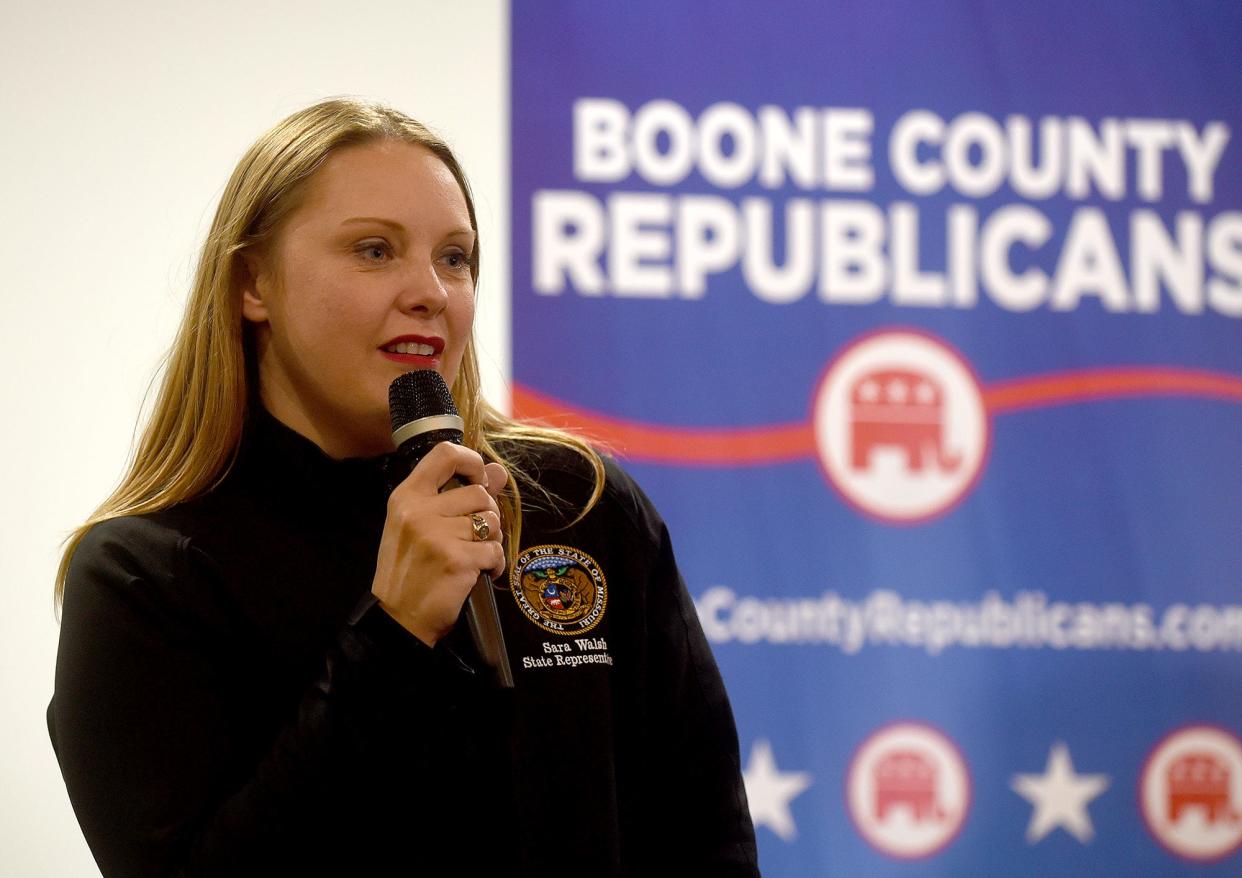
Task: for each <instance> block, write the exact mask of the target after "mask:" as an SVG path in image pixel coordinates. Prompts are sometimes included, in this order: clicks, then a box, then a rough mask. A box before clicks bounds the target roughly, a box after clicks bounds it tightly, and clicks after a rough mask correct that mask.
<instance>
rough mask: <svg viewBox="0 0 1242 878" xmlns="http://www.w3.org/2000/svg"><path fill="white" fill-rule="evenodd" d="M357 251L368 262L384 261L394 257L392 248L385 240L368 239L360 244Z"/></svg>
mask: <svg viewBox="0 0 1242 878" xmlns="http://www.w3.org/2000/svg"><path fill="white" fill-rule="evenodd" d="M355 252H356V253H357V254H358V255H359V256H361V257H362V258H363V259H365V260H367V261H368V262H383V261H384V260H386V259H389V258H391V257H392V248H390V247H389V246H388V244H387V243H385V242H384V241H367V242H365V243H363V244H359V245H358V247H357V248H356V249H355Z"/></svg>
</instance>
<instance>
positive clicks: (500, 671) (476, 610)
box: [440, 477, 513, 689]
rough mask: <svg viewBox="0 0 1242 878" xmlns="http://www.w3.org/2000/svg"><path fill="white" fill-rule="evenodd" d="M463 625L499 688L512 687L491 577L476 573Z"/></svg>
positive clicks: (449, 485)
mask: <svg viewBox="0 0 1242 878" xmlns="http://www.w3.org/2000/svg"><path fill="white" fill-rule="evenodd" d="M464 484H466V483H465V482H463V481H461V479H458V478H456V477H454V478H452V479H449V480H448V482H446V483H445V485H444V487H443V488H441V489H440V490H444V489H445V488H457V487H460V486H462V485H464ZM466 625H467V626H468V627H469V628H470V639H471V640H472V641H474V648H475V650H477V651H478V653H479V658H481V659H483V663H484V664H486V665H488V666H489V667H490V668H491V669H492V670H494V671H495V672H496V682H497V683H499V684H500V688H502V689H512V688H513V669H512V668H511V667H509V650H508V649H506V648H505V631H504V629H503V628H501V627H500V608H499V607H497V606H496V591H495V588H494V587H493V585H492V578H491V577H490V576H488V575H487V574H486V573H480V574H479V578H478V580H476V581H475V583H474V587H473V588H472V589H470V596H469V597H467V598H466Z"/></svg>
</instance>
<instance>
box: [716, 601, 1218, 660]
mask: <svg viewBox="0 0 1242 878" xmlns="http://www.w3.org/2000/svg"><path fill="white" fill-rule="evenodd" d="M695 603H696V605H697V608H698V613H699V620H700V621H701V622H702V624H703V630H704V632H705V633H706V634H707V638H708V640H710V641H711V642H712V643H743V644H750V643H775V644H793V645H796V644H825V645H829V646H834V647H837V648H839V649H840V650H841V652H843V653H845V654H847V655H854V654H856V653H858V652H859V651H860V650H862V649H863V648H864V647H867V646H906V647H915V648H920V649H924V650H926V651H927V652H928V653H929V654H931V655H939V654H940V653H941V652H943V651H944V650H946V649H950V648H953V647H959V648H972V649H978V648H991V649H1041V648H1048V649H1068V650H1100V649H1113V650H1178V651H1184V650H1195V651H1199V652H1221V651H1238V650H1242V606H1239V605H1220V604H1195V605H1188V604H1180V603H1179V604H1172V605H1170V606H1167V607H1164V608H1157V607H1154V606H1152V605H1151V604H1146V603H1092V602H1084V601H1072V602H1071V601H1064V600H1052V599H1050V598H1049V597H1048V596H1047V595H1046V594H1044V593H1043V592H1040V591H1022V592H1018V593H1017V594H1016V595H1014V596H1013V597H1011V598H1006V597H1002V596H1001V595H1000V593H999V592H995V591H989V592H987V593H986V594H984V595H983V597H982V599H980V600H977V601H947V600H933V601H923V600H911V599H908V598H905V597H903V596H901V595H900V594H898V593H896V592H894V591H890V590H887V589H880V590H877V591H873V592H871V593H870V594H868V595H867V596H866V597H865V598H862V599H861V600H858V599H850V598H844V597H841V596H840V595H838V594H836V593H834V592H831V591H829V592H825V593H823V594H822V595H820V596H818V597H795V598H784V597H781V598H778V597H756V596H753V595H739V594H737V593H736V592H735V591H733V589H730V588H727V587H725V586H715V587H712V588H709V589H707V590H706V591H704V592H703V593H702V594H701V595H699V597H698V599H697V600H696V601H695Z"/></svg>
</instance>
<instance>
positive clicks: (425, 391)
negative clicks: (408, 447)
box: [388, 369, 457, 433]
mask: <svg viewBox="0 0 1242 878" xmlns="http://www.w3.org/2000/svg"><path fill="white" fill-rule="evenodd" d="M388 411H389V414H390V415H391V416H392V429H393V432H394V433H395V432H396V431H397V430H399V429H400V428H401V427H403V426H405V425H406V424H408V423H410V422H411V421H417V420H419V419H420V418H432V417H436V416H438V415H456V414H457V404H456V403H455V402H453V394H452V393H450V392H449V389H448V385H447V384H445V383H444V379H443V378H442V377H440V373H439V372H437V371H436V370H435V369H419V370H417V371H414V372H406V373H405V374H404V375H401V376H399V377H397V378H396V379H395V380H394V381H393V382H392V384H390V385H388Z"/></svg>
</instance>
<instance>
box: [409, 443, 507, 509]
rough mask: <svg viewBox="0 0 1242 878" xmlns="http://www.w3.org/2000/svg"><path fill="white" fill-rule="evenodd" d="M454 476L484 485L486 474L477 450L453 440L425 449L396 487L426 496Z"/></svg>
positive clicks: (474, 483) (433, 492) (463, 480)
mask: <svg viewBox="0 0 1242 878" xmlns="http://www.w3.org/2000/svg"><path fill="white" fill-rule="evenodd" d="M454 477H456V478H457V479H458V480H459V481H462V482H466V483H467V484H472V485H486V484H487V478H488V474H487V469H486V467H485V466H484V464H483V458H482V457H480V456H479V454H478V452H476V451H472V450H470V449H469V448H466V447H465V446H462V445H454V444H453V443H452V442H441V443H440V444H439V445H437V446H436V447H435V448H432V449H431V450H430V451H428V452H427V454H426V455H425V456H424V457H423V459H422V460H420V461H419V462H418V466H416V467H414V469H413V470H412V471H411V472H410V474H409V476H407V477H406V479H405V480H404V481H403V482H402V483H401V484H400V485H398V486H397V490H398V491H405V492H408V493H412V494H419V495H422V496H429V495H431V494H435V493H436V492H438V491H439V490H440V489H441V488H442V487H444V485H446V484H447V483H448V481H449V480H450V479H452V478H454Z"/></svg>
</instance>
